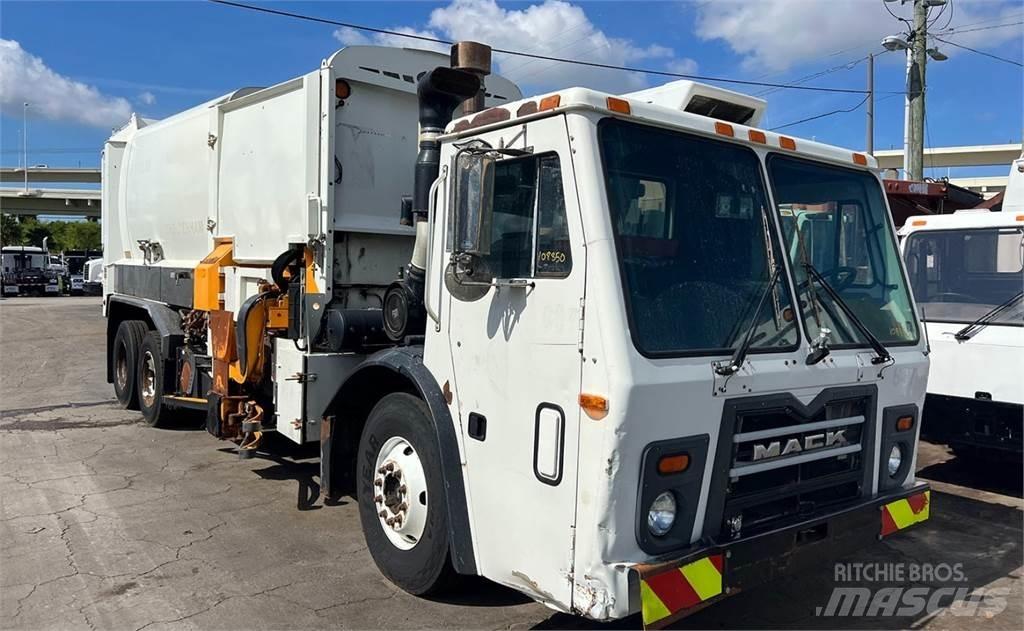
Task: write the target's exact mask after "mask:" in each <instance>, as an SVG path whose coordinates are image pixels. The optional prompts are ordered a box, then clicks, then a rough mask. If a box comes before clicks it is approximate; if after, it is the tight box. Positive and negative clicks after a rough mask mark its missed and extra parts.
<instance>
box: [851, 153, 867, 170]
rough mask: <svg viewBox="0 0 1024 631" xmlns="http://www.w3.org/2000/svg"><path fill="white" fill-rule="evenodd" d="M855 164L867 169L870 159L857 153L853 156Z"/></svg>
mask: <svg viewBox="0 0 1024 631" xmlns="http://www.w3.org/2000/svg"><path fill="white" fill-rule="evenodd" d="M853 163H854V164H859V165H861V166H862V167H866V166H867V165H868V157H867V156H866V155H864V154H863V153H855V154H853Z"/></svg>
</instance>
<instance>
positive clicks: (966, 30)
mask: <svg viewBox="0 0 1024 631" xmlns="http://www.w3.org/2000/svg"><path fill="white" fill-rule="evenodd" d="M1021 24H1024V21H1022V22H1006V23H1004V24H993V25H992V26H979V27H978V28H956V27H954V28H951V29H948V30H945V31H939V35H960V34H961V33H974V32H976V31H990V30H992V29H994V28H1006V27H1008V26H1020V25H1021ZM932 36H933V37H934V34H932Z"/></svg>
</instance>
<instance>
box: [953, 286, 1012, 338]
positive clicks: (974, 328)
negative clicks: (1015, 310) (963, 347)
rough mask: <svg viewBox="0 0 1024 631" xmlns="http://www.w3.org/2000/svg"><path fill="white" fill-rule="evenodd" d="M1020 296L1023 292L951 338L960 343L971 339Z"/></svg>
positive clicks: (994, 308)
mask: <svg viewBox="0 0 1024 631" xmlns="http://www.w3.org/2000/svg"><path fill="white" fill-rule="evenodd" d="M1021 296H1024V291H1022V292H1020V293H1018V294H1017V295H1016V296H1011V297H1010V298H1009V299H1008V300H1006V301H1005V302H1003V303H1002V304H1000V305H997V306H995V307H993V308H992V310H990V311H989V312H988V313H986V314H985V315H983V316H981V317H980V318H978V319H977V320H975V321H974V322H971V323H970V324H968V325H967V326H965V327H964V328H962V329H960V330H959V331H957V332H956V333H955V334H954V335H953V337H955V338H956V339H958V340H960V341H964V340H969V339H971V336H973V335H974V334H975V333H977V332H978V331H979V330H981V329H982V328H984V327H986V326H988V325H989V323H991V322H992V320H994V319H995V318H996V316H998V315H999V314H1001V313H1002V312H1003V311H1006V310H1007V309H1009V308H1010V307H1012V306H1013V305H1015V304H1016V303H1017V301H1018V300H1020V299H1021Z"/></svg>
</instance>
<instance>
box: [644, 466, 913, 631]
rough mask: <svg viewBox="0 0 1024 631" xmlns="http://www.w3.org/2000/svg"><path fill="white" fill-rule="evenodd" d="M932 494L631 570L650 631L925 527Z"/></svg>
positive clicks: (885, 499) (869, 503) (887, 500)
mask: <svg viewBox="0 0 1024 631" xmlns="http://www.w3.org/2000/svg"><path fill="white" fill-rule="evenodd" d="M930 501H931V490H930V487H929V486H928V485H927V484H924V483H921V484H917V485H916V486H914V487H912V488H910V489H900V490H899V491H898V492H895V493H889V494H886V495H883V496H878V497H874V498H872V499H870V500H866V501H863V502H860V503H858V504H855V505H854V506H851V507H849V508H846V509H844V510H842V511H839V512H837V513H832V514H831V515H826V516H824V517H818V518H815V519H810V520H806V521H803V522H800V523H797V524H794V525H791V526H787V527H785V528H780V529H778V530H775V531H771V532H767V533H763V534H760V535H755V536H752V537H749V538H746V539H738V540H736V541H731V542H729V543H725V544H721V545H710V546H708V545H701V544H697V545H696V546H694V548H692V549H691V550H689V551H687V552H685V553H684V554H682V555H680V556H677V557H675V558H673V559H669V560H664V561H658V562H654V563H646V564H639V565H634V566H633V567H632V568H631V571H632V574H633V575H632V576H631V584H632V583H633V579H635V581H636V585H637V587H638V589H637V590H635V591H634V590H632V589H631V593H635V594H637V595H638V597H639V600H640V603H639V604H640V607H639V609H640V611H641V614H642V616H643V623H644V627H645V628H661V627H663V626H665V625H667V624H670V623H672V622H674V621H676V620H679V619H680V618H684V617H686V616H688V615H690V614H692V613H695V612H697V611H699V610H701V609H703V608H704V607H706V606H708V605H710V604H712V603H714V602H717V601H718V600H721V599H722V598H725V597H726V596H728V595H730V594H734V593H736V592H738V591H742V590H744V589H750V588H751V587H754V586H756V585H759V584H761V583H765V582H767V581H770V580H772V579H775V578H780V577H782V576H785V575H787V574H794V573H798V572H801V571H803V570H805V569H808V568H813V567H815V566H817V567H820V566H821V565H822V563H824V562H827V561H829V560H831V559H836V558H839V557H841V556H844V555H846V554H849V553H851V552H854V551H856V550H859V549H862V548H865V547H867V546H868V545H870V544H871V543H873V542H875V541H877V540H879V539H882V538H884V537H887V536H889V535H892V534H895V533H897V532H899V531H901V530H904V529H906V528H909V527H910V526H913V525H915V524H918V523H921V522H923V521H925V520H927V519H928V517H929V512H930V509H929V504H930Z"/></svg>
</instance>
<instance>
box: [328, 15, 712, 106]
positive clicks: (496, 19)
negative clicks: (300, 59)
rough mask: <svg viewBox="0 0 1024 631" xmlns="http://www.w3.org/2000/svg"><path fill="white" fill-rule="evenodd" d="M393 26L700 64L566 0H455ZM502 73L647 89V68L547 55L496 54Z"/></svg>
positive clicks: (609, 58) (386, 39)
mask: <svg viewBox="0 0 1024 631" xmlns="http://www.w3.org/2000/svg"><path fill="white" fill-rule="evenodd" d="M394 30H400V31H401V32H407V33H414V34H417V35H424V36H427V37H435V38H439V39H445V40H451V41H461V40H472V41H477V42H484V43H486V44H488V45H490V46H491V47H493V48H502V49H506V50H517V51H523V52H529V53H533V54H538V55H546V56H551V57H561V58H568V59H579V60H584V61H590V62H595V63H599V64H607V65H615V66H622V65H639V64H645V65H650V64H652V62H655V61H657V62H661V63H662V64H664V65H665V66H666V67H684V68H687V69H688V70H687V71H688V72H693V71H695V70H696V66H697V64H696V62H695V61H693V60H692V59H679V58H676V57H675V52H674V51H673V50H672V49H671V48H668V47H665V46H661V45H658V44H649V45H639V44H636V43H634V42H633V41H631V40H628V39H624V38H617V37H611V36H609V35H607V34H606V33H604V32H603V31H602V30H601V29H599V28H597V27H596V26H595V25H594V24H593V22H591V21H590V19H589V18H588V17H587V15H586V13H585V12H584V10H583V8H581V7H579V6H577V5H574V4H570V3H569V2H564V1H562V0H544V2H542V3H540V4H531V5H528V6H526V7H523V8H521V9H504V8H502V7H500V6H498V4H497V2H495V1H494V0H452V2H451V3H450V4H448V5H447V6H443V7H440V8H438V9H434V10H433V11H432V12H431V14H430V19H429V21H428V23H427V25H426V28H425V29H423V30H416V29H412V28H408V27H399V28H397V29H394ZM334 36H335V38H337V39H338V40H339V41H341V42H342V43H343V44H346V45H353V44H357V43H371V42H372V43H377V44H385V45H393V46H406V47H416V48H433V49H435V50H441V51H442V52H447V51H448V48H449V47H448V46H444V45H430V44H428V43H427V42H423V41H417V40H414V39H409V38H403V37H395V36H387V35H384V36H373V37H372V38H371V37H367V36H365V35H363V34H362V33H358V32H353V31H352V29H344V28H343V29H338V30H337V31H335V33H334ZM494 63H495V66H496V71H497V72H499V73H501V74H502V75H504V76H505V77H507V78H509V79H511V80H512V81H515V82H516V83H519V84H520V87H522V86H524V85H526V86H529V87H530V88H531V89H533V90H538V91H540V90H545V89H555V88H560V87H568V86H586V87H592V88H599V89H607V90H611V91H617V92H626V91H629V90H634V89H638V88H642V87H645V86H647V85H648V84H649V81H648V80H647V78H646V77H645V76H644V75H643V74H639V73H629V72H622V71H617V70H609V69H603V68H591V67H586V66H580V65H576V64H565V63H558V62H552V61H545V60H540V59H529V58H524V57H517V56H511V55H505V54H501V53H495V54H494Z"/></svg>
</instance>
